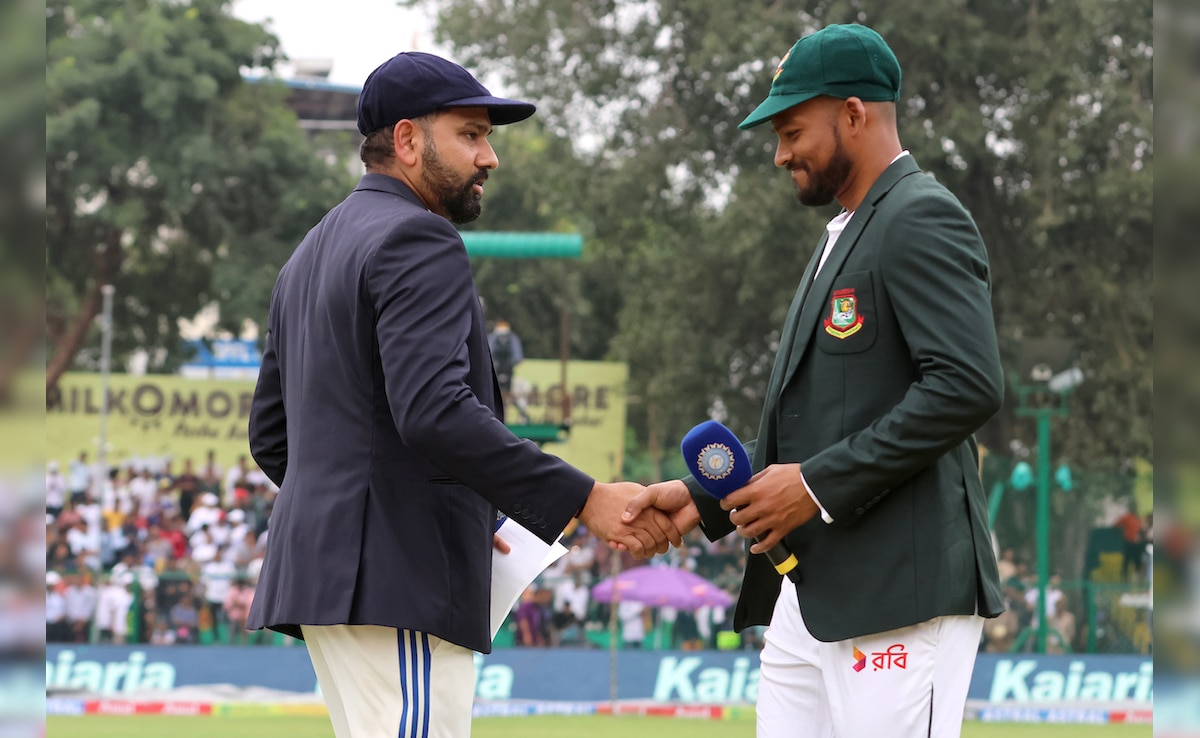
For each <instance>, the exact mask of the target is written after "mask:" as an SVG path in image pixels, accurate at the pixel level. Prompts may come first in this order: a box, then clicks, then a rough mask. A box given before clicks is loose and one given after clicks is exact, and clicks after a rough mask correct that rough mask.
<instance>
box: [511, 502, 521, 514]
mask: <svg viewBox="0 0 1200 738" xmlns="http://www.w3.org/2000/svg"><path fill="white" fill-rule="evenodd" d="M513 512H517V513H519V512H521V503H519V502H514V503H513Z"/></svg>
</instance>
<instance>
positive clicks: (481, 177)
mask: <svg viewBox="0 0 1200 738" xmlns="http://www.w3.org/2000/svg"><path fill="white" fill-rule="evenodd" d="M487 178H488V173H487V170H486V169H480V170H479V171H478V172H477V173H476V174H475V177H474V178H473V179H472V180H471V184H472V185H477V184H478V185H481V184H483V183H484V182H486V181H487Z"/></svg>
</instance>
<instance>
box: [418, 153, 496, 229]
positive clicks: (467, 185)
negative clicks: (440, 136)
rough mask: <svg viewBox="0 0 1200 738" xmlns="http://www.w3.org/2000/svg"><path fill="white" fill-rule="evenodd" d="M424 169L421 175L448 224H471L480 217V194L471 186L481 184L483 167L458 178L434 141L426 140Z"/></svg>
mask: <svg viewBox="0 0 1200 738" xmlns="http://www.w3.org/2000/svg"><path fill="white" fill-rule="evenodd" d="M423 154H424V160H425V171H424V172H422V174H421V178H422V179H423V180H424V182H425V186H426V187H428V188H429V191H430V192H431V193H432V194H433V197H434V198H435V199H436V200H437V203H438V204H439V205H441V207H442V210H444V211H445V212H446V217H447V218H449V219H450V222H451V223H456V224H459V225H461V224H463V223H470V222H471V221H473V220H475V219H476V218H478V217H479V213H480V212H481V211H482V210H483V203H482V197H481V196H480V195H478V194H476V193H475V191H474V190H473V189H472V188H473V187H474V186H475V185H476V184H483V182H484V181H485V180H486V179H487V178H488V173H487V170H486V169H480V170H479V171H477V172H475V173H474V174H472V175H470V176H469V177H466V178H463V177H460V176H459V175H458V174H457V173H456V172H455V171H454V170H453V169H452V168H451V167H450V165H448V164H446V163H445V162H443V161H442V158H441V156H439V155H438V152H437V147H435V146H434V145H433V141H431V140H429V139H426V140H425V151H424V152H423Z"/></svg>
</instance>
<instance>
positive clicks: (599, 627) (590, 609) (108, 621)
mask: <svg viewBox="0 0 1200 738" xmlns="http://www.w3.org/2000/svg"><path fill="white" fill-rule="evenodd" d="M277 492H278V489H277V488H276V487H275V485H274V484H273V483H271V481H270V480H269V479H267V477H266V475H265V474H263V472H262V471H261V470H260V469H258V467H257V466H256V465H254V464H253V462H252V461H250V460H249V459H248V457H247V456H241V457H239V458H238V460H237V462H236V463H235V464H233V465H231V466H230V467H229V468H228V469H225V468H223V467H222V466H221V465H220V463H218V461H217V460H216V458H215V454H214V453H213V452H211V451H210V452H209V453H208V454H207V457H206V458H205V459H204V460H203V462H201V463H199V464H197V463H195V462H194V461H193V460H192V459H190V458H186V459H183V460H182V463H181V465H180V467H179V468H178V469H175V468H174V465H173V464H172V462H171V461H170V460H163V461H160V462H157V463H155V462H153V461H146V462H142V463H139V462H136V461H135V462H132V463H126V464H123V465H121V466H119V467H116V468H112V469H110V470H108V471H107V473H105V474H100V473H97V470H96V467H95V466H94V465H93V464H91V463H89V460H88V457H87V454H86V453H80V454H79V456H78V457H77V458H75V459H73V460H72V461H71V462H70V463H69V464H67V468H66V469H62V468H60V465H59V464H58V462H54V461H52V462H50V464H49V465H48V468H47V472H46V572H47V573H46V640H47V641H48V642H51V643H72V642H73V643H87V642H110V643H134V642H136V643H153V644H171V643H242V644H245V643H258V642H278V640H279V639H280V638H282V637H278V638H277V637H276V636H275V635H274V634H264V633H255V632H248V631H246V630H245V627H244V626H245V621H246V615H247V613H248V612H249V609H250V603H251V602H252V601H253V598H254V585H255V582H256V581H257V578H258V572H259V569H260V568H261V567H262V558H263V554H264V551H265V548H266V532H267V520H268V518H269V516H270V514H271V507H272V505H273V502H274V499H275V495H276V494H277ZM1128 517H1130V516H1127V518H1128ZM1115 527H1118V528H1121V529H1122V530H1123V532H1125V537H1126V540H1127V541H1128V542H1129V544H1130V545H1128V550H1129V552H1127V553H1126V555H1125V557H1124V559H1125V560H1124V562H1123V566H1122V573H1123V574H1125V575H1128V576H1130V577H1131V578H1138V577H1140V576H1142V575H1143V573H1144V572H1145V571H1147V570H1148V567H1147V566H1146V565H1145V562H1144V561H1142V560H1141V559H1137V558H1135V556H1134V555H1133V554H1132V553H1130V552H1133V551H1134V546H1133V545H1132V544H1133V543H1134V542H1136V543H1137V544H1138V545H1139V546H1141V547H1142V548H1143V549H1144V546H1145V541H1146V540H1148V537H1149V536H1148V531H1147V530H1145V528H1148V527H1149V518H1147V521H1146V523H1145V527H1144V528H1139V529H1137V530H1133V526H1132V524H1131V523H1130V522H1129V520H1128V519H1126V518H1122V519H1121V520H1120V522H1118V523H1116V524H1115ZM685 540H686V545H685V546H684V547H683V548H681V549H671V551H670V552H669V553H667V554H665V555H664V556H661V557H657V558H656V559H654V560H653V562H651V563H648V562H645V561H636V560H634V559H633V558H632V557H631V556H629V555H628V554H619V553H615V552H613V551H611V550H610V549H609V548H608V547H607V546H606V545H604V544H603V543H602V542H600V541H599V540H598V539H597V538H596V537H595V536H594V535H592V534H591V533H590V532H589V531H588V530H587V529H586V528H584V527H582V526H577V527H574V528H571V529H569V530H568V532H567V534H566V535H565V536H564V538H563V541H562V542H563V544H564V545H565V546H566V547H567V549H568V553H567V554H566V555H565V556H563V557H562V558H561V559H559V560H558V561H557V562H555V563H554V564H553V565H552V566H551V567H550V568H548V569H547V570H546V571H545V572H544V573H542V574H541V575H540V576H539V577H538V578H537V579H536V580H535V581H534V583H533V584H532V585H531V586H530V587H529V589H528V590H527V591H526V592H525V593H524V594H523V595H522V597H521V598H520V599H519V600H518V602H517V604H516V605H515V606H514V608H513V612H512V613H511V614H510V617H509V620H508V622H507V623H506V625H505V628H504V630H503V631H502V633H504V634H505V636H507V639H508V640H510V641H511V643H512V645H514V646H518V647H542V646H575V647H597V646H602V645H605V644H607V643H608V640H609V638H610V635H609V634H610V625H611V624H612V623H611V621H612V620H614V613H613V612H612V610H611V608H610V607H609V605H608V604H607V603H603V602H598V601H595V600H594V599H593V598H592V596H591V591H592V587H593V586H594V585H596V584H597V583H598V582H600V581H601V580H603V579H605V578H606V577H609V576H611V575H612V573H613V571H614V562H613V561H612V558H613V557H614V556H617V557H620V558H621V561H620V562H619V564H618V565H617V567H618V570H625V569H629V568H632V567H635V566H646V565H655V566H662V565H666V566H675V567H681V568H684V569H687V570H690V571H693V572H694V573H696V574H698V575H700V576H702V577H704V578H705V579H707V580H709V581H711V582H713V583H714V584H716V585H717V586H718V587H720V588H722V589H724V590H725V591H727V592H729V593H730V594H731V595H733V596H734V597H735V598H736V595H737V591H738V587H739V586H740V584H741V575H742V571H743V569H744V567H745V557H746V551H745V546H744V545H743V544H742V541H741V539H739V538H737V537H736V536H728V537H726V538H725V539H722V540H720V541H717V542H715V543H714V542H710V541H708V540H707V539H706V538H704V536H703V535H702V534H701V533H700V531H699V530H696V531H693V532H692V533H690V534H689V535H688V536H687V538H686V539H685ZM999 568H1000V579H1001V583H1002V587H1003V592H1004V597H1005V603H1006V606H1007V610H1006V612H1005V613H1004V614H1002V615H1001V616H1000V617H998V618H994V619H991V620H988V621H987V622H986V623H985V626H984V633H983V640H982V642H981V644H980V647H981V649H983V650H985V651H990V652H1008V651H1011V650H1012V649H1013V648H1014V646H1016V647H1021V648H1023V649H1024V650H1031V649H1033V648H1034V645H1035V640H1034V639H1033V638H1031V637H1026V638H1025V639H1023V640H1022V639H1021V635H1022V634H1023V633H1024V634H1027V633H1031V632H1033V631H1035V630H1036V629H1037V626H1038V621H1039V617H1040V613H1039V608H1038V600H1039V588H1038V584H1037V577H1036V575H1035V574H1034V572H1033V571H1032V567H1031V566H1030V564H1029V562H1027V561H1025V560H1022V559H1020V558H1019V557H1018V556H1017V554H1016V553H1015V552H1014V550H1013V549H1011V548H1008V549H1005V550H1004V551H1003V552H1002V553H1001V555H1000V557H999ZM1083 605H1084V603H1083V596H1082V593H1081V592H1078V591H1070V592H1069V593H1068V592H1064V587H1063V583H1062V580H1061V577H1060V576H1058V575H1057V574H1056V575H1054V576H1052V577H1051V578H1050V581H1049V583H1048V585H1047V588H1046V612H1047V613H1048V621H1047V623H1048V626H1049V637H1048V640H1047V650H1048V651H1051V652H1060V653H1061V652H1069V651H1078V650H1082V648H1083V647H1084V645H1085V644H1084V640H1085V637H1086V623H1085V622H1084V619H1085V618H1084V615H1083V614H1082V613H1083ZM732 615H733V613H732V608H721V607H704V608H700V609H698V610H695V611H677V610H674V609H672V608H667V607H646V606H643V605H642V604H640V603H637V602H631V601H624V602H621V603H620V604H619V605H618V606H617V612H616V613H615V621H616V624H617V626H618V627H617V632H618V634H619V635H618V638H619V642H620V643H621V644H622V645H623V646H624V647H627V648H638V647H642V646H643V645H645V646H648V647H652V648H677V649H701V648H716V647H718V646H720V647H729V645H728V643H721V635H722V634H723V633H725V632H727V631H730V630H731V629H732ZM735 640H736V645H735V646H734V647H742V648H757V647H759V646H760V645H761V629H749V630H748V631H745V632H743V633H742V634H741V637H740V638H737V639H735Z"/></svg>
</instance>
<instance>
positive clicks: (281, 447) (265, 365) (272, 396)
mask: <svg viewBox="0 0 1200 738" xmlns="http://www.w3.org/2000/svg"><path fill="white" fill-rule="evenodd" d="M272 309H274V307H272ZM268 324H270V321H268ZM249 433H250V455H251V456H253V457H254V460H255V461H256V462H258V465H259V467H261V468H262V470H263V473H264V474H266V475H267V478H268V479H270V480H271V481H272V482H274V483H275V485H276V486H280V485H282V484H283V475H284V473H285V472H286V471H287V413H286V412H285V411H284V405H283V386H282V382H281V381H280V377H279V359H278V356H277V355H276V351H275V336H274V333H272V332H268V333H267V341H266V347H265V349H264V350H263V358H262V365H261V366H260V367H259V370H258V383H257V384H256V385H255V387H254V398H253V400H252V401H251V403H250V428H249Z"/></svg>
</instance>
